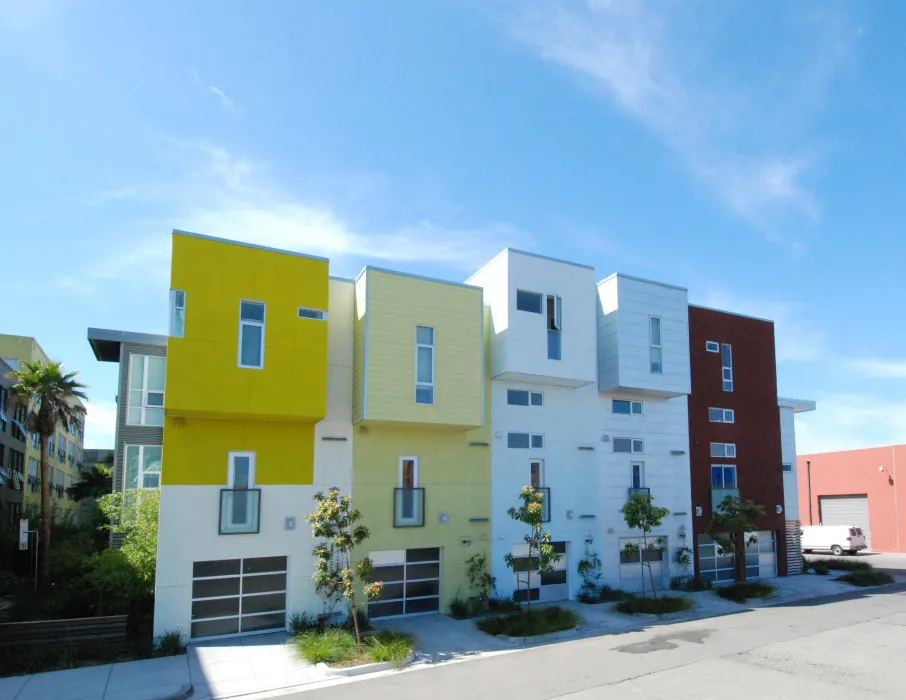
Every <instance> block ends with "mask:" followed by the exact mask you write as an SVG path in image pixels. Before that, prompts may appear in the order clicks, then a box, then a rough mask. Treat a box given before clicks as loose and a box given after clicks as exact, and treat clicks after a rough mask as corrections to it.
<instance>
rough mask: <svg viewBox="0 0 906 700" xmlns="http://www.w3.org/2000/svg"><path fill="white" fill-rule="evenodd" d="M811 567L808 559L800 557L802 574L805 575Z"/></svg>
mask: <svg viewBox="0 0 906 700" xmlns="http://www.w3.org/2000/svg"><path fill="white" fill-rule="evenodd" d="M811 566H812V564H811V562H810V561H809V560H808V559H806V558H805V556H803V557H802V573H803V574H807V573H808V571H809V569H810V568H811Z"/></svg>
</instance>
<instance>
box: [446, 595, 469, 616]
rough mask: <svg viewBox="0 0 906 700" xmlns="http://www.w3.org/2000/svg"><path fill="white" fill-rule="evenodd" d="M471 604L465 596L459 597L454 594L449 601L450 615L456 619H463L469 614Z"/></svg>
mask: <svg viewBox="0 0 906 700" xmlns="http://www.w3.org/2000/svg"><path fill="white" fill-rule="evenodd" d="M471 612H472V610H471V606H470V605H469V601H468V600H466V599H465V598H460V597H459V596H456V597H455V598H454V599H453V600H451V601H450V615H451V616H452V617H455V618H456V619H457V620H464V619H466V618H467V617H469V615H470V614H471Z"/></svg>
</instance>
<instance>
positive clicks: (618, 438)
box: [611, 437, 645, 455]
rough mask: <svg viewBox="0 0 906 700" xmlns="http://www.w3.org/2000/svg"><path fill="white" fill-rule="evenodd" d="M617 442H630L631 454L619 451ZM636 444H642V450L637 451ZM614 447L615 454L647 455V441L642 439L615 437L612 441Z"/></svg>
mask: <svg viewBox="0 0 906 700" xmlns="http://www.w3.org/2000/svg"><path fill="white" fill-rule="evenodd" d="M617 440H629V452H626V451H624V450H617ZM636 443H641V449H640V450H637V449H635V446H636ZM611 444H612V445H613V451H614V453H615V454H623V455H628V454H645V440H644V439H642V438H633V437H615V438H613V440H611Z"/></svg>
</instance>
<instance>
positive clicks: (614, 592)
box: [598, 583, 629, 603]
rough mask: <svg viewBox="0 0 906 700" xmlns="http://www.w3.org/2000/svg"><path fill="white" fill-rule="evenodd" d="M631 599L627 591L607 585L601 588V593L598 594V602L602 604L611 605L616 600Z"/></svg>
mask: <svg viewBox="0 0 906 700" xmlns="http://www.w3.org/2000/svg"><path fill="white" fill-rule="evenodd" d="M628 597H629V594H628V593H626V592H625V591H621V590H620V589H619V588H613V587H611V586H608V585H607V584H606V583H605V584H604V585H603V586H601V592H600V593H599V594H598V600H600V601H601V602H602V603H610V602H613V601H615V600H624V599H626V598H628Z"/></svg>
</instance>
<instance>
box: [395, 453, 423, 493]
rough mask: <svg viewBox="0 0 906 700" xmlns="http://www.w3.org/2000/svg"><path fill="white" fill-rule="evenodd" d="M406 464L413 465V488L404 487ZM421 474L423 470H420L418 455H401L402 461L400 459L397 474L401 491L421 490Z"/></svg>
mask: <svg viewBox="0 0 906 700" xmlns="http://www.w3.org/2000/svg"><path fill="white" fill-rule="evenodd" d="M405 462H412V463H413V469H412V486H411V487H409V486H403V464H404V463H405ZM420 472H421V469H420V464H419V459H418V455H401V456H400V459H399V471H398V473H397V477H398V478H397V484H398V488H401V489H408V488H412V489H417V488H419V486H418V485H419V483H420V480H419V478H420V476H421V474H420Z"/></svg>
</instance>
